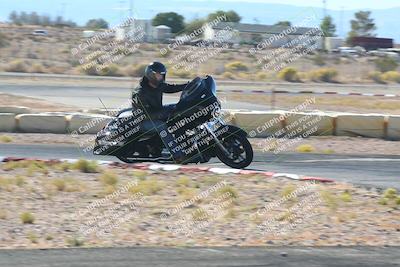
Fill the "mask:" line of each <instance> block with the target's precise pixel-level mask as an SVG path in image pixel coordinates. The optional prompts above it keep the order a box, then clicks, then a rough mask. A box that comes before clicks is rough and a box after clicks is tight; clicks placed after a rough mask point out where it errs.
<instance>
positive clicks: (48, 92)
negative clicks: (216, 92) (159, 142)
mask: <svg viewBox="0 0 400 267" xmlns="http://www.w3.org/2000/svg"><path fill="white" fill-rule="evenodd" d="M221 88H223V87H221ZM131 92H132V89H130V88H123V87H92V86H72V85H68V86H60V85H54V86H46V85H4V84H0V93H6V94H13V95H21V96H26V97H34V98H40V99H43V100H47V101H50V102H53V103H62V104H64V105H69V106H76V107H78V108H80V109H91V108H104V107H103V104H102V103H101V102H100V100H99V98H100V99H101V101H102V102H103V103H104V105H105V106H106V107H107V108H109V109H111V108H121V107H125V106H126V105H127V104H128V101H129V100H130V98H131ZM179 97H180V93H176V94H164V95H163V104H164V105H166V104H171V103H177V102H178V101H179ZM219 97H220V100H221V101H222V107H223V108H224V109H248V110H261V111H263V110H264V111H265V110H266V109H267V108H268V107H269V106H268V105H257V104H251V103H245V102H239V101H232V100H229V101H224V95H220V96H219Z"/></svg>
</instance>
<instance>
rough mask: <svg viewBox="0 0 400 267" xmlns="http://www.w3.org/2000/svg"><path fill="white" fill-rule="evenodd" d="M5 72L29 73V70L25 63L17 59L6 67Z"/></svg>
mask: <svg viewBox="0 0 400 267" xmlns="http://www.w3.org/2000/svg"><path fill="white" fill-rule="evenodd" d="M5 71H8V72H28V68H27V66H26V64H25V62H24V61H22V60H20V59H16V60H13V61H11V62H10V63H8V65H7V66H6V67H5Z"/></svg>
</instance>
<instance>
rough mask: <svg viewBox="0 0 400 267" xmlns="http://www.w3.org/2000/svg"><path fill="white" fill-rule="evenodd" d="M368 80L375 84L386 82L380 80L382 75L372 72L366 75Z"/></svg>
mask: <svg viewBox="0 0 400 267" xmlns="http://www.w3.org/2000/svg"><path fill="white" fill-rule="evenodd" d="M368 78H369V79H371V80H373V81H374V82H376V83H380V84H385V83H386V82H385V81H384V80H383V78H382V73H380V72H379V71H373V72H370V73H369V74H368Z"/></svg>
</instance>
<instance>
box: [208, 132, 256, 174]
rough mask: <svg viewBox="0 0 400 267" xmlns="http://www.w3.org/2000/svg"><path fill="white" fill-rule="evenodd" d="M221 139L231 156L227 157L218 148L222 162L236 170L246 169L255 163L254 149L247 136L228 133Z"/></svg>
mask: <svg viewBox="0 0 400 267" xmlns="http://www.w3.org/2000/svg"><path fill="white" fill-rule="evenodd" d="M219 139H220V142H221V144H222V145H223V146H224V148H225V149H226V150H227V152H228V154H229V155H227V154H226V153H225V152H224V151H222V150H221V149H219V148H218V147H216V149H217V157H218V159H219V160H220V161H222V162H223V163H224V164H226V165H228V166H229V167H232V168H235V169H244V168H246V167H247V166H249V165H250V164H251V162H252V161H253V148H252V146H251V144H250V142H249V140H247V138H246V136H243V135H240V134H236V133H231V132H227V133H226V134H225V135H223V136H222V138H219Z"/></svg>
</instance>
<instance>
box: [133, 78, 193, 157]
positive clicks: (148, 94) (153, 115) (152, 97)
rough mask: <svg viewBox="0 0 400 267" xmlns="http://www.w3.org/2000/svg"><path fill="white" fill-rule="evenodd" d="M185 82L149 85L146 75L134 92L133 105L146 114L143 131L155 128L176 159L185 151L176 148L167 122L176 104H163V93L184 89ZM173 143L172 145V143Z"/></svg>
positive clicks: (141, 127) (141, 125)
mask: <svg viewBox="0 0 400 267" xmlns="http://www.w3.org/2000/svg"><path fill="white" fill-rule="evenodd" d="M187 84H188V83H185V84H167V83H162V84H160V85H159V86H158V87H157V88H153V87H151V86H150V85H149V82H148V80H147V78H146V77H143V79H142V80H141V81H140V84H139V86H138V87H136V88H135V89H134V90H133V92H132V107H133V108H134V109H142V110H143V111H144V114H146V120H144V121H142V123H141V124H140V129H141V131H144V132H146V131H150V130H153V129H155V130H156V131H157V132H158V134H159V135H160V138H161V140H162V141H163V143H164V145H165V146H166V147H167V148H168V149H169V151H170V152H171V154H172V156H173V158H174V159H181V158H183V156H184V153H183V152H182V151H180V150H176V149H175V148H176V147H177V143H176V142H175V141H174V137H173V136H172V134H171V133H169V132H168V130H167V125H166V123H165V121H166V119H167V118H168V116H169V114H170V113H171V112H172V111H173V108H174V106H173V105H172V106H171V105H169V106H163V104H162V95H163V93H177V92H180V91H182V90H183V89H184V88H185V87H186V85H187ZM171 144H172V145H171Z"/></svg>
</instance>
